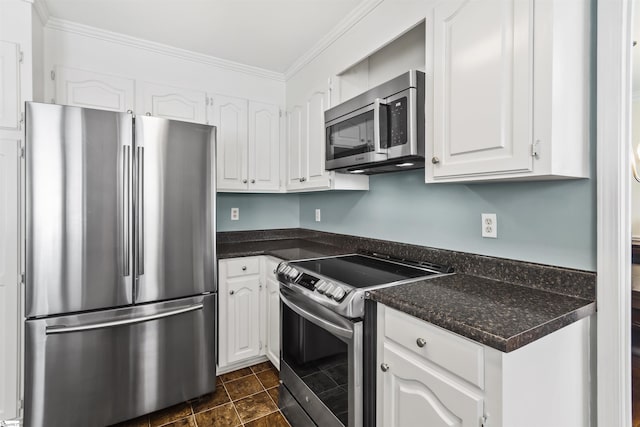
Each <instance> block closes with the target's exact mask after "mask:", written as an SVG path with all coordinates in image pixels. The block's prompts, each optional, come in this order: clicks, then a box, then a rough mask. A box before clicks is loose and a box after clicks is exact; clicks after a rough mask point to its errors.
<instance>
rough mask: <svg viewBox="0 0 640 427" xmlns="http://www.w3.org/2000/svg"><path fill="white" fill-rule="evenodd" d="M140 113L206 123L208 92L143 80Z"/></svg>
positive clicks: (140, 90) (140, 88) (140, 89)
mask: <svg viewBox="0 0 640 427" xmlns="http://www.w3.org/2000/svg"><path fill="white" fill-rule="evenodd" d="M139 92H140V94H139V96H140V97H141V98H139V99H140V101H139V103H138V104H139V105H140V106H141V108H139V111H138V114H148V115H151V116H155V117H163V118H165V119H173V120H182V121H185V122H195V123H202V124H205V123H206V122H207V105H206V100H207V94H206V93H204V92H200V91H196V90H190V89H183V88H176V87H171V86H165V85H159V84H155V83H148V82H142V83H141V84H140V87H139Z"/></svg>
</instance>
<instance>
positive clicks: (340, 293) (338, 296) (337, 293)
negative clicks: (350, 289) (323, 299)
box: [331, 286, 347, 302]
mask: <svg viewBox="0 0 640 427" xmlns="http://www.w3.org/2000/svg"><path fill="white" fill-rule="evenodd" d="M346 294H347V293H346V292H345V291H344V289H342V288H341V287H339V286H338V287H337V288H335V289H334V290H333V292H332V293H331V296H332V297H333V299H334V300H336V301H338V302H340V301H342V299H343V298H344V296H345V295H346Z"/></svg>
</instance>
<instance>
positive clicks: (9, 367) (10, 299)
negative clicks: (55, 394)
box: [0, 139, 21, 420]
mask: <svg viewBox="0 0 640 427" xmlns="http://www.w3.org/2000/svg"><path fill="white" fill-rule="evenodd" d="M18 164H19V162H18V141H17V140H16V139H0V337H1V338H2V339H1V340H0V345H2V348H3V349H4V350H3V351H0V420H9V419H12V418H16V417H18V415H19V413H18V399H19V387H20V375H19V373H20V369H19V366H20V365H19V353H20V352H19V349H20V339H19V334H20V327H19V320H18V319H20V317H21V313H20V312H19V310H18V307H19V306H20V304H19V301H20V296H19V285H18V282H19V280H18V250H17V248H18V245H19V243H18V242H19V240H18V230H19V220H18V211H19V210H18Z"/></svg>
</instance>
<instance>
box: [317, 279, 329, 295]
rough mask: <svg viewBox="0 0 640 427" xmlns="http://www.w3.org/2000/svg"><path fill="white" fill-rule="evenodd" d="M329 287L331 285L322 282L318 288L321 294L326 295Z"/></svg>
mask: <svg viewBox="0 0 640 427" xmlns="http://www.w3.org/2000/svg"><path fill="white" fill-rule="evenodd" d="M328 287H329V283H327V282H322V283H321V284H320V286H318V292H320V293H321V294H324V291H326V290H327V288H328Z"/></svg>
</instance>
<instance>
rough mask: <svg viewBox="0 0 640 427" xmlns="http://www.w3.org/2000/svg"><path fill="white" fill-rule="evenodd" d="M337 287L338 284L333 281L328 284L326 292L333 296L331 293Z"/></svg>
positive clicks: (327, 294)
mask: <svg viewBox="0 0 640 427" xmlns="http://www.w3.org/2000/svg"><path fill="white" fill-rule="evenodd" d="M335 288H336V286H335V285H334V284H333V283H329V286H327V287H326V289H325V290H324V294H325V295H326V296H328V297H329V298H331V293H332V292H333V290H334V289H335Z"/></svg>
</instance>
